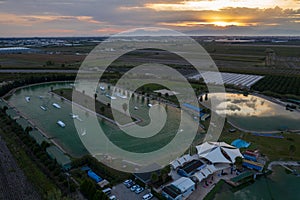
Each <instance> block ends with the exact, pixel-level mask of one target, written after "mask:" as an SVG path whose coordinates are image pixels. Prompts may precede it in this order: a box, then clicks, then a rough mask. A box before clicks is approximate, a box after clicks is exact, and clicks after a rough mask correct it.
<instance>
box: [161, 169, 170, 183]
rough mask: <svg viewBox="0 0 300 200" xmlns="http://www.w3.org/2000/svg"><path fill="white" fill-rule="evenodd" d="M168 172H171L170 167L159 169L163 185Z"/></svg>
mask: <svg viewBox="0 0 300 200" xmlns="http://www.w3.org/2000/svg"><path fill="white" fill-rule="evenodd" d="M170 171H171V168H170V165H167V166H165V167H164V168H163V169H161V171H160V174H161V178H162V181H163V182H164V183H165V182H166V180H167V178H168V176H169V173H170Z"/></svg>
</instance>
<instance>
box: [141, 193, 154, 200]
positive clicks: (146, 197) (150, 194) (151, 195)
mask: <svg viewBox="0 0 300 200" xmlns="http://www.w3.org/2000/svg"><path fill="white" fill-rule="evenodd" d="M152 197H153V194H152V193H148V194H145V195H144V196H143V200H149V199H152Z"/></svg>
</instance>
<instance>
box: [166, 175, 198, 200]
mask: <svg viewBox="0 0 300 200" xmlns="http://www.w3.org/2000/svg"><path fill="white" fill-rule="evenodd" d="M194 190H195V183H194V182H193V181H192V180H191V179H189V178H186V177H181V178H180V179H178V180H176V181H174V182H173V183H171V185H168V186H166V187H164V188H163V190H162V195H163V196H164V197H165V198H166V199H168V200H182V199H186V198H187V197H189V196H190V195H191V194H192V192H193V191H194Z"/></svg>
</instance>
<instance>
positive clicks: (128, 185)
mask: <svg viewBox="0 0 300 200" xmlns="http://www.w3.org/2000/svg"><path fill="white" fill-rule="evenodd" d="M134 184H135V183H134V182H133V181H132V182H129V183H127V184H126V187H127V188H131V187H132V186H133V185H134Z"/></svg>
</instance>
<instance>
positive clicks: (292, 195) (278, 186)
mask: <svg viewBox="0 0 300 200" xmlns="http://www.w3.org/2000/svg"><path fill="white" fill-rule="evenodd" d="M299 185H300V177H296V176H295V175H292V174H286V172H285V170H284V169H283V167H279V166H278V167H275V168H274V172H273V173H272V174H271V175H269V176H267V177H266V178H265V177H261V178H259V179H257V180H256V181H255V183H253V184H252V185H249V186H247V187H245V188H243V189H241V190H239V191H237V192H235V193H232V192H231V191H230V190H226V191H224V192H221V193H219V194H217V195H216V197H215V200H241V199H243V200H272V199H274V200H282V199H284V200H299V199H300V190H299Z"/></svg>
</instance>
